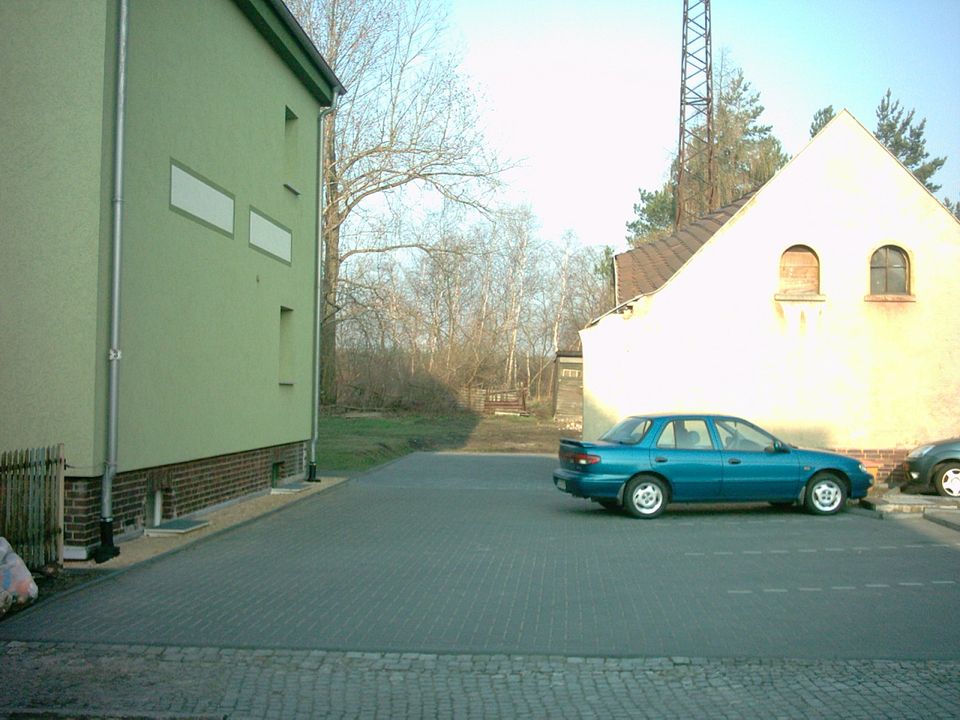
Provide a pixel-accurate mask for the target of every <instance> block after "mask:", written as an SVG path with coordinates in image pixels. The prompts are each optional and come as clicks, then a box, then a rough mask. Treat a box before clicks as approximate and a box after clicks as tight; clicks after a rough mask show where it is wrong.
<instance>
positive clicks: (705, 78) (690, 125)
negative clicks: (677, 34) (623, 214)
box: [674, 0, 716, 229]
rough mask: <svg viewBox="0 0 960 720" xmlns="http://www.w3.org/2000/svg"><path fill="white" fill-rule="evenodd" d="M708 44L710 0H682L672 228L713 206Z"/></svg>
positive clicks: (711, 61)
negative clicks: (677, 147)
mask: <svg viewBox="0 0 960 720" xmlns="http://www.w3.org/2000/svg"><path fill="white" fill-rule="evenodd" d="M710 45H711V42H710V0H683V57H682V60H681V69H680V143H679V149H678V151H677V168H676V177H675V180H676V185H675V187H674V192H675V193H676V197H675V199H676V205H677V213H676V219H675V222H674V227H675V229H679V228H681V227H683V226H684V225H686V224H687V223H688V222H690V221H692V220H696V219H697V218H698V217H700V216H701V215H703V214H705V213H707V212H710V211H711V210H714V209H715V208H714V205H715V197H716V183H715V182H714V161H713V60H712V51H711V49H710Z"/></svg>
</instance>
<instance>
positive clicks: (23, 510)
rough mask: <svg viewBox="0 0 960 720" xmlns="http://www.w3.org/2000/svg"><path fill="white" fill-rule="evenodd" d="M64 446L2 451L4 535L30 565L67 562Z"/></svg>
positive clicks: (0, 532) (0, 527)
mask: <svg viewBox="0 0 960 720" xmlns="http://www.w3.org/2000/svg"><path fill="white" fill-rule="evenodd" d="M63 469H64V460H63V445H54V446H51V447H45V448H34V449H31V450H13V451H11V452H4V453H0V536H3V537H5V538H6V539H7V542H9V543H10V546H11V547H12V548H13V550H14V552H16V553H17V554H18V555H19V556H20V557H21V558H23V561H24V563H26V565H27V567H29V568H41V567H43V566H44V565H48V564H51V563H56V564H58V565H60V564H62V563H63Z"/></svg>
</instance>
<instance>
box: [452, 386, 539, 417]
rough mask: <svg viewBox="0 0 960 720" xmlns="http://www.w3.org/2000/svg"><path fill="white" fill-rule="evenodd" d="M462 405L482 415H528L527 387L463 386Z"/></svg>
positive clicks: (460, 397) (460, 394)
mask: <svg viewBox="0 0 960 720" xmlns="http://www.w3.org/2000/svg"><path fill="white" fill-rule="evenodd" d="M459 402H460V406H461V407H464V408H466V409H468V410H473V411H474V412H476V413H480V414H481V415H497V414H507V415H526V414H527V389H526V388H512V389H506V390H489V389H486V388H482V387H466V388H461V390H460V392H459Z"/></svg>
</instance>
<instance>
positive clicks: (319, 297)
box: [307, 90, 340, 482]
mask: <svg viewBox="0 0 960 720" xmlns="http://www.w3.org/2000/svg"><path fill="white" fill-rule="evenodd" d="M339 100H340V95H339V94H338V93H337V92H336V90H334V93H333V101H332V102H331V104H330V107H328V108H324V109H323V110H322V111H321V112H320V115H319V116H318V118H317V138H318V142H317V145H318V148H317V162H318V163H319V165H318V167H317V178H318V182H317V184H318V186H319V187H318V188H317V271H316V278H315V286H316V288H315V289H316V297H315V299H314V316H315V317H316V325H315V327H314V339H313V357H314V360H313V414H312V415H313V429H312V432H311V436H310V464H309V467H308V471H307V480H308V481H309V482H318V478H317V442H318V440H319V435H320V326H321V322H322V320H321V318H322V315H323V216H324V212H323V208H324V200H325V198H326V173H325V172H324V167H323V163H324V160H325V158H324V144H323V127H324V119H325V118H326V117H327V115H329V114H330V113H332V112H333V111H334V110H336V109H337V102H338V101H339Z"/></svg>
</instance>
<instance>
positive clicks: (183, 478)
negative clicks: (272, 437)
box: [64, 442, 306, 548]
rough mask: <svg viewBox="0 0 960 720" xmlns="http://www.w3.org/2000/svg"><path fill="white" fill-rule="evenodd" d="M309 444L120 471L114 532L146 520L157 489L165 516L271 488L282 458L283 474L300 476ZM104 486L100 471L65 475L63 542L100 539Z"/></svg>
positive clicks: (138, 527)
mask: <svg viewBox="0 0 960 720" xmlns="http://www.w3.org/2000/svg"><path fill="white" fill-rule="evenodd" d="M305 447H306V443H305V442H298V443H292V444H290V445H278V446H276V447H268V448H260V449H258V450H249V451H247V452H242V453H234V454H232V455H220V456H217V457H212V458H204V459H202V460H194V461H192V462H186V463H178V464H175V465H164V466H162V467H156V468H148V469H145V470H135V471H132V472H126V473H119V474H117V476H116V477H114V479H113V531H114V535H116V536H119V535H122V534H124V533H130V532H136V531H139V530H142V529H143V528H144V527H145V526H146V523H147V517H146V514H147V497H148V495H151V496H152V495H153V493H155V492H156V491H157V490H159V491H161V493H162V495H163V519H164V520H168V519H171V518H175V517H181V516H183V515H189V514H190V513H193V512H196V511H197V510H202V509H203V508H206V507H210V506H211V505H216V504H218V503H222V502H225V501H227V500H232V499H235V498H238V497H242V496H244V495H249V494H251V493H255V492H259V491H262V490H266V489H268V488H269V487H270V483H271V479H272V474H273V465H274V463H281V468H280V478H281V479H284V478H291V477H297V476H300V475H302V474H303V472H304V448H305ZM100 489H101V481H100V478H99V477H96V478H76V477H67V478H65V480H64V545H67V546H71V547H74V548H90V547H92V546H95V545H98V544H99V541H100V497H101V495H100Z"/></svg>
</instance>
